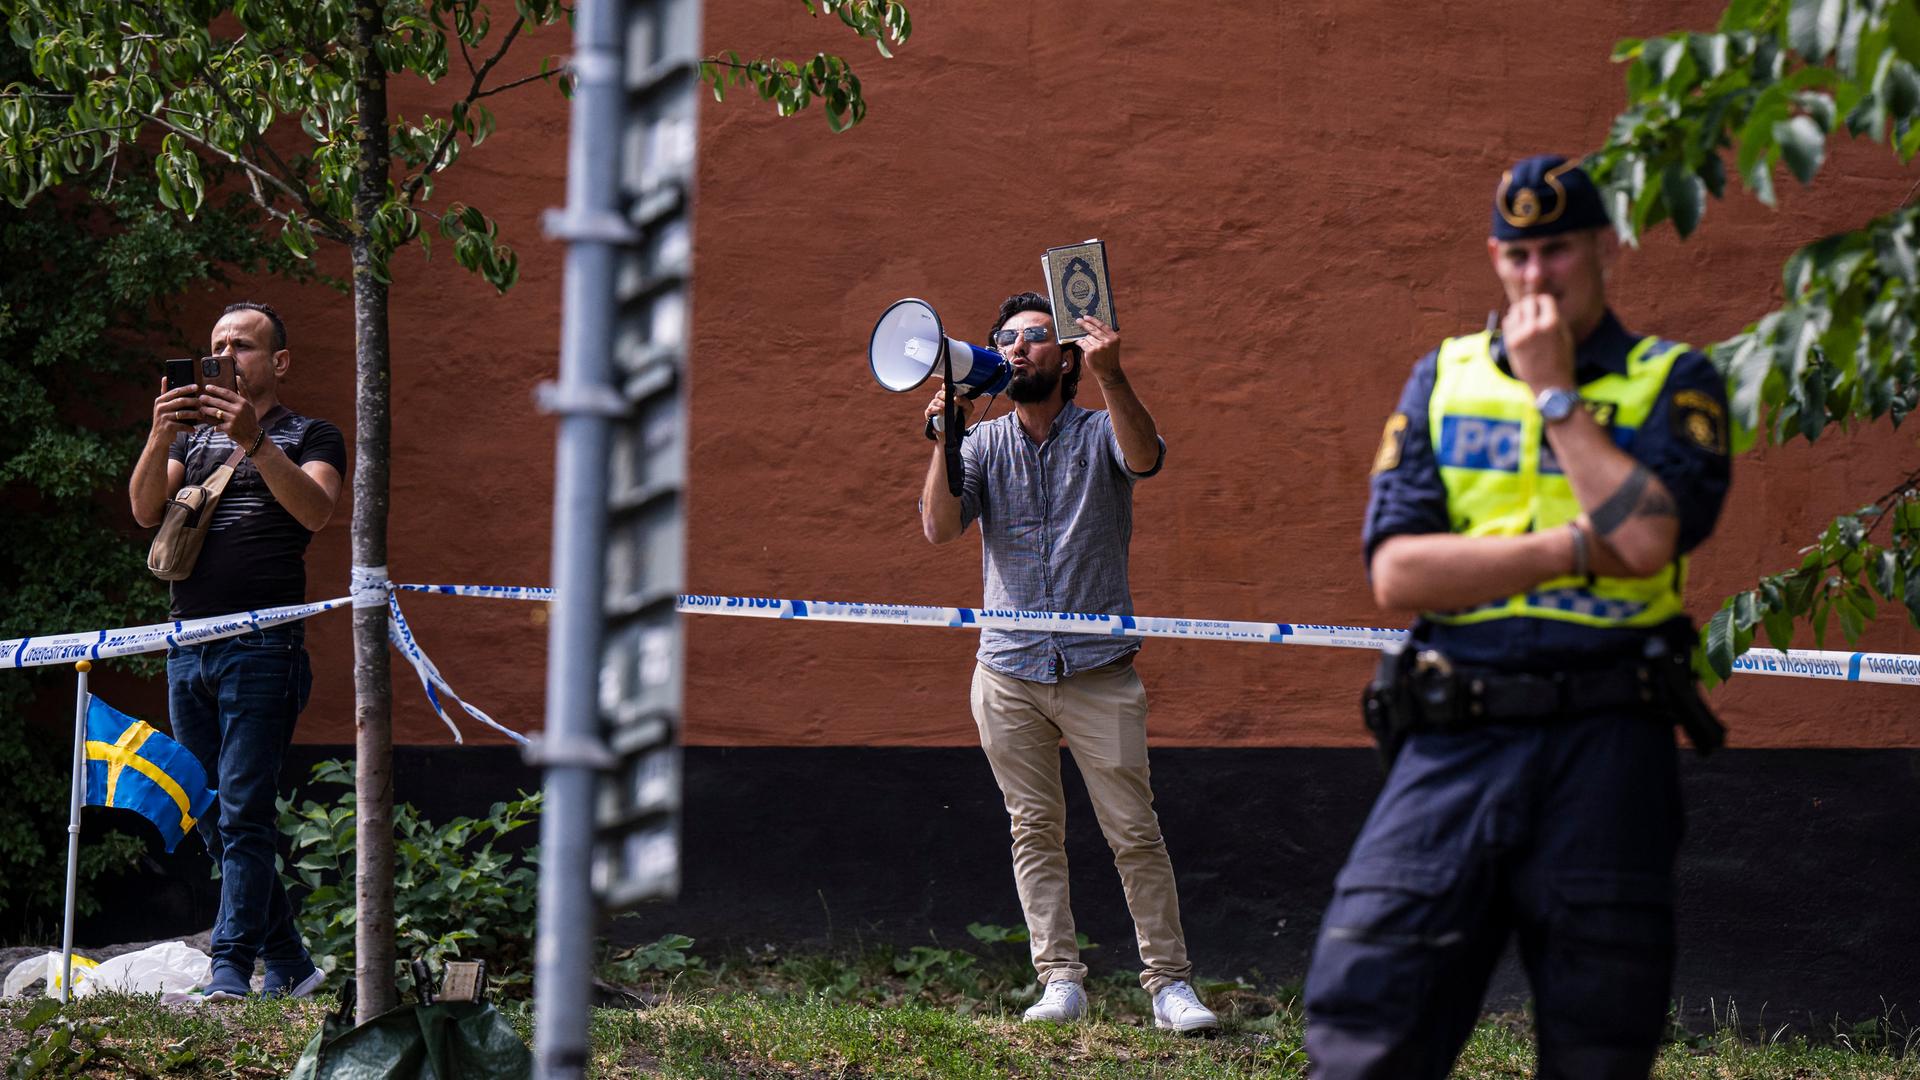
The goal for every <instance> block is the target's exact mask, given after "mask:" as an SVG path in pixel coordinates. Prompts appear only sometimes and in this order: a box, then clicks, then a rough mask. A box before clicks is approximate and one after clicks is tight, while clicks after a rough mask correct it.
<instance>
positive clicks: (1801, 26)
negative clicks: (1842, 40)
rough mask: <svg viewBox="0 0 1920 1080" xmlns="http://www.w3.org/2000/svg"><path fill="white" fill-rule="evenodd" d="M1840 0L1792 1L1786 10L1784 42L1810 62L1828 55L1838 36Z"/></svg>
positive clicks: (1817, 60) (1816, 61)
mask: <svg viewBox="0 0 1920 1080" xmlns="http://www.w3.org/2000/svg"><path fill="white" fill-rule="evenodd" d="M1842 10H1843V6H1842V4H1841V0H1793V6H1792V7H1791V8H1789V9H1788V12H1787V45H1788V47H1790V48H1791V49H1793V51H1794V52H1797V53H1799V54H1800V55H1801V56H1802V57H1804V58H1806V60H1807V61H1808V62H1810V63H1818V62H1819V61H1821V60H1824V59H1826V58H1827V54H1828V53H1831V52H1832V51H1833V46H1834V43H1835V42H1836V41H1838V40H1839V37H1840V15H1841V12H1842Z"/></svg>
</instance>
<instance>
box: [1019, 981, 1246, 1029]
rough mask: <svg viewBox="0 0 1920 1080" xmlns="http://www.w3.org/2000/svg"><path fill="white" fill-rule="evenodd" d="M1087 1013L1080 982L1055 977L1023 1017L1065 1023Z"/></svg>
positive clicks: (1085, 1000) (1085, 996) (1024, 1018)
mask: <svg viewBox="0 0 1920 1080" xmlns="http://www.w3.org/2000/svg"><path fill="white" fill-rule="evenodd" d="M1085 1015H1087V995H1086V994H1084V993H1082V992H1081V990H1080V984H1079V983H1077V982H1074V981H1073V980H1072V979H1054V980H1053V981H1051V982H1049V983H1047V990H1046V993H1043V994H1041V995H1040V1000H1039V1001H1036V1002H1034V1003H1033V1005H1032V1007H1031V1008H1029V1009H1027V1011H1026V1013H1025V1014H1023V1015H1022V1016H1021V1019H1022V1020H1053V1021H1057V1022H1059V1023H1062V1024H1065V1023H1071V1022H1072V1021H1075V1020H1078V1019H1080V1018H1081V1017H1083V1016H1085ZM1209 1015H1211V1014H1209Z"/></svg>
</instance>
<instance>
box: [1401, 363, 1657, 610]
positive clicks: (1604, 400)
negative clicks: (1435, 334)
mask: <svg viewBox="0 0 1920 1080" xmlns="http://www.w3.org/2000/svg"><path fill="white" fill-rule="evenodd" d="M1492 343H1493V335H1492V334H1490V333H1479V334H1474V335H1471V336H1469V337H1458V338H1448V339H1447V340H1446V341H1445V342H1444V343H1442V344H1441V346H1440V353H1439V362H1438V364H1437V365H1436V369H1435V372H1434V378H1433V395H1432V397H1431V398H1430V399H1429V402H1428V405H1427V418H1428V424H1429V427H1428V433H1429V435H1430V437H1431V438H1432V441H1433V451H1434V459H1435V461H1436V462H1437V463H1438V464H1439V468H1440V479H1441V482H1442V483H1443V484H1444V485H1445V486H1446V490H1447V517H1448V520H1449V522H1450V524H1451V525H1452V528H1453V531H1454V532H1456V533H1460V534H1461V535H1464V536H1518V535H1520V534H1522V533H1527V532H1545V531H1548V530H1550V529H1557V528H1560V527H1562V526H1564V525H1566V523H1567V522H1569V521H1572V520H1573V519H1574V518H1576V517H1578V516H1580V503H1579V500H1577V499H1575V498H1574V494H1573V485H1572V484H1571V483H1570V482H1568V480H1567V477H1566V474H1565V473H1564V472H1562V471H1561V469H1560V466H1559V463H1558V462H1556V461H1555V460H1554V457H1553V449H1552V447H1550V446H1548V445H1547V443H1546V439H1545V435H1544V432H1543V430H1542V425H1543V421H1542V420H1541V418H1540V412H1539V410H1538V409H1537V408H1535V407H1534V395H1533V391H1532V390H1530V389H1528V388H1527V384H1526V383H1524V382H1521V381H1520V380H1519V379H1516V378H1514V377H1513V376H1511V375H1508V374H1507V373H1505V372H1503V371H1501V370H1500V366H1499V365H1498V364H1497V363H1495V361H1494V359H1493V352H1492ZM1686 351H1687V346H1685V345H1676V344H1673V343H1671V342H1661V341H1660V340H1659V339H1657V338H1652V337H1648V338H1643V339H1642V340H1641V341H1640V343H1639V344H1637V345H1635V346H1634V347H1633V350H1632V351H1631V352H1629V353H1628V354H1627V370H1626V373H1625V374H1624V375H1616V374H1611V373H1610V374H1607V375H1605V376H1602V377H1601V378H1598V379H1595V380H1594V381H1592V382H1589V383H1584V384H1582V385H1581V386H1580V397H1581V398H1582V399H1583V402H1584V404H1585V406H1586V408H1587V410H1588V411H1589V412H1590V413H1592V414H1593V417H1594V419H1595V420H1598V421H1599V422H1600V424H1601V426H1602V427H1605V428H1607V429H1608V431H1609V432H1610V433H1611V434H1613V436H1614V439H1615V444H1616V445H1623V444H1626V443H1630V442H1631V439H1632V436H1633V434H1634V433H1635V432H1637V431H1638V430H1639V429H1640V427H1641V426H1642V425H1643V424H1645V423H1646V421H1647V415H1648V414H1649V413H1651V412H1652V411H1653V406H1654V403H1655V401H1657V400H1658V399H1659V396H1660V390H1661V388H1662V387H1664V386H1665V385H1666V382H1667V373H1668V372H1669V371H1671V370H1672V369H1673V364H1674V361H1675V360H1677V359H1679V357H1680V355H1681V354H1682V353H1684V352H1686ZM1623 448H1624V446H1623ZM1685 579H1686V559H1685V558H1684V557H1677V558H1676V559H1675V560H1674V561H1673V563H1671V564H1670V565H1668V566H1667V567H1665V568H1663V569H1662V570H1661V571H1660V572H1659V573H1657V574H1655V575H1653V576H1651V577H1644V578H1614V577H1592V578H1577V577H1573V576H1567V577H1563V578H1555V579H1553V580H1551V581H1545V582H1542V583H1541V584H1539V585H1538V586H1535V588H1534V590H1533V591H1532V592H1527V593H1521V594H1519V595H1517V596H1510V597H1508V598H1506V599H1505V600H1496V601H1494V602H1492V603H1489V604H1483V605H1481V606H1479V607H1475V608H1469V609H1467V610H1464V611H1450V612H1446V611H1442V612H1435V611H1429V612H1425V613H1424V615H1425V617H1426V618H1428V619H1431V620H1433V621H1434V622H1438V623H1445V624H1449V625H1462V624H1467V623H1479V622H1489V621H1491V620H1494V619H1511V618H1534V619H1555V620H1558V621H1561V622H1570V623H1578V624H1581V625H1583V626H1596V627H1632V626H1655V625H1658V624H1660V623H1663V622H1665V621H1667V620H1668V619H1671V618H1673V617H1674V616H1676V615H1679V614H1681V613H1682V610H1683V609H1682V606H1681V597H1680V594H1681V590H1682V589H1683V588H1684V587H1685V584H1686V581H1685Z"/></svg>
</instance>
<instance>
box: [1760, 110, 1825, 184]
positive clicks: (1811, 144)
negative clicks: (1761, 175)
mask: <svg viewBox="0 0 1920 1080" xmlns="http://www.w3.org/2000/svg"><path fill="white" fill-rule="evenodd" d="M1773 137H1774V140H1775V141H1776V142H1778V143H1779V144H1780V156H1781V157H1782V158H1783V159H1784V160H1785V161H1786V163H1787V168H1788V169H1789V170H1791V171H1792V172H1793V175H1794V176H1795V177H1796V178H1798V179H1799V181H1800V182H1801V183H1803V184H1808V183H1812V182H1813V177H1814V174H1816V173H1818V172H1819V171H1820V165H1821V163H1822V162H1824V161H1825V160H1826V155H1827V136H1826V133H1825V132H1823V131H1821V130H1820V126H1819V125H1818V124H1816V123H1814V122H1813V120H1812V118H1811V117H1807V116H1796V117H1793V118H1791V119H1789V120H1786V121H1783V122H1781V123H1778V124H1775V125H1773Z"/></svg>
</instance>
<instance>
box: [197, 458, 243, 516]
mask: <svg viewBox="0 0 1920 1080" xmlns="http://www.w3.org/2000/svg"><path fill="white" fill-rule="evenodd" d="M246 456H247V452H246V451H245V450H242V449H241V448H240V447H239V446H238V445H237V444H236V445H235V446H234V448H233V453H231V454H228V455H227V460H225V461H223V462H221V463H220V467H219V468H217V469H215V470H213V475H212V476H209V477H207V482H206V483H204V484H201V485H200V486H201V487H203V488H206V489H207V501H208V502H214V501H216V500H218V499H219V498H220V494H221V493H222V492H224V491H226V490H227V481H229V480H231V479H233V470H234V469H235V468H236V467H238V466H239V464H240V459H241V458H244V457H246Z"/></svg>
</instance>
